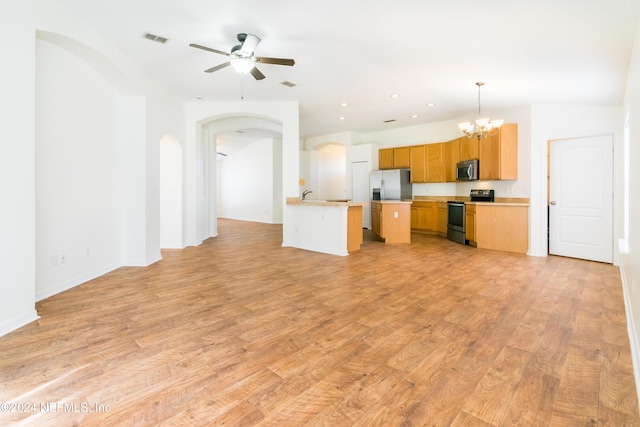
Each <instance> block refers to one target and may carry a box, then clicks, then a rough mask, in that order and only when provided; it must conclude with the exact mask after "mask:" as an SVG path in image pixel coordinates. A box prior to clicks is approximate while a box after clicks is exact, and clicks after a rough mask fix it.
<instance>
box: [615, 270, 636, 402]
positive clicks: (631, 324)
mask: <svg viewBox="0 0 640 427" xmlns="http://www.w3.org/2000/svg"><path fill="white" fill-rule="evenodd" d="M619 268H620V278H621V279H622V293H623V296H624V311H625V314H626V316H627V334H628V335H629V346H630V347H631V363H632V365H633V377H634V379H635V382H636V393H637V395H638V396H640V342H639V341H638V331H637V330H636V322H635V321H634V319H633V310H632V309H631V293H630V287H629V283H628V282H627V277H626V275H625V273H624V263H622V262H621V263H620V266H619Z"/></svg>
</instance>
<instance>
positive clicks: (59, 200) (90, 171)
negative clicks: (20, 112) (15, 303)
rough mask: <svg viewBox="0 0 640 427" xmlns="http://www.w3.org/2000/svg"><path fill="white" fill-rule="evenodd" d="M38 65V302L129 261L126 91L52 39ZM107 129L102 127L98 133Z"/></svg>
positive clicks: (42, 46)
mask: <svg viewBox="0 0 640 427" xmlns="http://www.w3.org/2000/svg"><path fill="white" fill-rule="evenodd" d="M37 58H38V61H37V68H36V88H37V91H36V107H37V108H36V220H37V221H36V249H37V252H36V253H37V257H36V270H37V275H36V293H37V295H36V299H38V300H39V299H42V298H44V297H47V296H50V295H52V294H54V293H57V292H59V291H60V290H63V289H66V288H68V287H70V286H74V285H76V284H77V283H79V282H82V281H84V280H87V279H86V278H93V277H96V276H97V275H100V274H103V273H104V272H105V270H107V271H108V270H109V269H113V268H116V267H117V266H119V265H120V264H121V260H122V248H121V244H120V242H121V239H120V237H119V236H120V232H121V228H122V217H121V210H122V202H121V199H120V196H119V194H120V193H121V189H120V188H119V186H120V185H121V181H120V180H119V179H114V178H116V177H118V176H119V174H120V167H119V164H118V159H119V158H120V147H119V146H118V145H117V144H116V143H114V142H115V141H116V138H117V129H118V119H119V108H120V102H119V98H120V97H119V95H118V93H117V92H116V91H115V90H114V88H113V86H111V85H110V84H109V83H108V82H107V81H106V80H105V79H104V78H103V77H102V76H101V75H100V74H98V73H97V72H96V71H95V70H94V69H93V68H91V67H90V66H89V65H88V64H87V63H86V62H84V61H81V60H80V59H79V58H77V57H76V56H74V55H72V54H70V53H69V52H67V51H65V50H63V49H61V48H59V47H57V46H55V45H53V44H51V43H49V42H47V41H44V40H38V41H37ZM97 129H99V131H98V132H96V130H97Z"/></svg>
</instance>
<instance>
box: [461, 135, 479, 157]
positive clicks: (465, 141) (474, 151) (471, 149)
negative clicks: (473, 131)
mask: <svg viewBox="0 0 640 427" xmlns="http://www.w3.org/2000/svg"><path fill="white" fill-rule="evenodd" d="M458 141H459V144H460V148H459V156H460V158H459V160H458V161H460V162H463V161H465V160H471V159H477V158H479V155H480V154H479V148H480V146H479V144H478V139H477V138H476V137H475V136H474V137H473V138H467V137H466V136H461V137H460V138H458Z"/></svg>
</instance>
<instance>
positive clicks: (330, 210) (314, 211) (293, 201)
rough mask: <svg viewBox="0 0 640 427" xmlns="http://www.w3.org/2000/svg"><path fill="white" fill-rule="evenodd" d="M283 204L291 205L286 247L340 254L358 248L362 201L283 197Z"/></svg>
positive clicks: (360, 237)
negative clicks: (290, 228)
mask: <svg viewBox="0 0 640 427" xmlns="http://www.w3.org/2000/svg"><path fill="white" fill-rule="evenodd" d="M287 205H289V206H292V207H293V208H294V209H293V214H294V223H295V232H294V236H293V238H292V241H291V242H289V244H288V246H292V247H295V248H300V249H306V250H309V251H314V252H322V253H326V254H331V255H340V256H346V255H349V252H353V251H357V250H359V249H360V245H361V244H362V240H363V239H362V206H363V203H354V202H350V201H348V200H300V198H298V197H287Z"/></svg>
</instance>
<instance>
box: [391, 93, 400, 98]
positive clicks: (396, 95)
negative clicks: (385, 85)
mask: <svg viewBox="0 0 640 427" xmlns="http://www.w3.org/2000/svg"><path fill="white" fill-rule="evenodd" d="M399 96H400V95H398V94H397V93H392V94H391V97H392V98H397V97H399Z"/></svg>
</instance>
